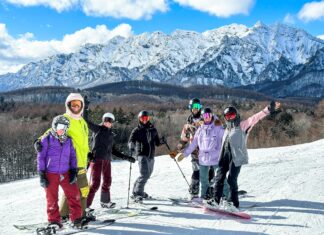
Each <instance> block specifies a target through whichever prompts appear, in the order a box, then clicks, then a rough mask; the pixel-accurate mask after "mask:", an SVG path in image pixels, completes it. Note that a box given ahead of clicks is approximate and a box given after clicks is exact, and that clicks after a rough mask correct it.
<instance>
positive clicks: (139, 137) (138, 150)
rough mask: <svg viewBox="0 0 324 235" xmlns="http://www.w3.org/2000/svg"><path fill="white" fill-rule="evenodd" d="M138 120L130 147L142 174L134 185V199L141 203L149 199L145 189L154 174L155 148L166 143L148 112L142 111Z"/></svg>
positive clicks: (129, 142) (130, 139)
mask: <svg viewBox="0 0 324 235" xmlns="http://www.w3.org/2000/svg"><path fill="white" fill-rule="evenodd" d="M138 118H139V124H138V126H137V127H136V128H135V129H133V131H132V133H131V135H130V137H129V141H128V147H129V149H130V151H131V152H132V153H134V154H135V156H136V158H137V160H138V165H139V172H140V176H139V177H138V178H137V180H136V181H135V183H134V188H133V195H132V198H133V199H134V201H136V202H141V201H142V200H143V198H147V197H148V195H147V193H145V192H144V187H145V184H146V182H147V180H148V179H149V178H150V176H151V174H152V172H153V167H154V154H155V146H160V145H161V144H164V143H165V141H164V137H162V138H161V140H160V138H159V134H158V132H157V130H156V128H155V127H154V125H153V124H152V123H151V122H150V115H149V112H148V111H141V112H140V113H139V114H138Z"/></svg>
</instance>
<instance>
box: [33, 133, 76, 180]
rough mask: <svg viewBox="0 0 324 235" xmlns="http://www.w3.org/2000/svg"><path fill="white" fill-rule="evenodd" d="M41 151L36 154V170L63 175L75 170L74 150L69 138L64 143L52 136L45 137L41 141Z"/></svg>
mask: <svg viewBox="0 0 324 235" xmlns="http://www.w3.org/2000/svg"><path fill="white" fill-rule="evenodd" d="M41 143H42V146H43V148H42V151H41V152H39V153H38V154H37V170H38V171H46V172H51V173H57V174H64V173H66V172H67V171H68V170H70V169H76V168H77V162H76V155H75V150H74V147H73V144H72V141H71V139H70V138H67V139H66V141H65V142H64V143H62V144H61V143H60V141H59V140H58V139H57V138H55V137H54V136H53V135H52V134H49V136H45V137H44V138H43V139H42V141H41Z"/></svg>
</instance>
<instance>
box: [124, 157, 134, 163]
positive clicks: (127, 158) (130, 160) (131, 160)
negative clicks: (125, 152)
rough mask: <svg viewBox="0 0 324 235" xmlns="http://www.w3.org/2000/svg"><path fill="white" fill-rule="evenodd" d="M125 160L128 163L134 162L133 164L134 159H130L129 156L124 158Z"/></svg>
mask: <svg viewBox="0 0 324 235" xmlns="http://www.w3.org/2000/svg"><path fill="white" fill-rule="evenodd" d="M125 160H127V161H129V162H131V163H134V162H135V158H133V157H130V156H127V157H126V158H125Z"/></svg>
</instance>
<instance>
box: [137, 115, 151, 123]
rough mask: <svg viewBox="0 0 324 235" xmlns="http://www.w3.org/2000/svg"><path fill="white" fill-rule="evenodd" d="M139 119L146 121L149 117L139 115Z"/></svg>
mask: <svg viewBox="0 0 324 235" xmlns="http://www.w3.org/2000/svg"><path fill="white" fill-rule="evenodd" d="M139 120H140V121H141V122H148V121H149V120H150V117H149V116H141V117H140V118H139Z"/></svg>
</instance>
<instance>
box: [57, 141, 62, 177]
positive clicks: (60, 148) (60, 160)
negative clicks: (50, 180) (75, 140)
mask: <svg viewBox="0 0 324 235" xmlns="http://www.w3.org/2000/svg"><path fill="white" fill-rule="evenodd" d="M58 141H59V140H58ZM59 142H60V141H59ZM60 149H61V151H60V160H59V174H61V173H60V172H61V157H62V150H63V144H62V143H61V142H60Z"/></svg>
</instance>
